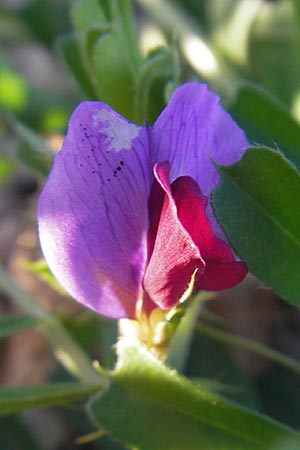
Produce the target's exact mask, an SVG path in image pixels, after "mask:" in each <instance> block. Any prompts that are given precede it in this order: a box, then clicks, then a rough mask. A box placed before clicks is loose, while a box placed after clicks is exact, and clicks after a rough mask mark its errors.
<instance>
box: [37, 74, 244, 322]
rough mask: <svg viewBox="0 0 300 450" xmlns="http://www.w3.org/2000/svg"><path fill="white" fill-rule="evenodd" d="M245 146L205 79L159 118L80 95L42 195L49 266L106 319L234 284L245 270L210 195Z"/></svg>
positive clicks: (183, 90) (177, 96) (185, 88)
mask: <svg viewBox="0 0 300 450" xmlns="http://www.w3.org/2000/svg"><path fill="white" fill-rule="evenodd" d="M247 146H248V141H247V139H246V137H245V134H244V132H243V131H242V130H241V129H240V128H239V127H238V126H237V125H236V123H235V122H234V121H233V120H232V118H231V117H230V115H229V114H228V113H227V112H226V111H224V109H223V108H222V107H221V106H220V104H219V98H218V96H217V95H216V94H214V93H212V92H210V91H209V90H208V89H207V87H206V85H204V84H199V83H196V82H194V83H187V84H184V85H182V86H181V87H179V88H178V89H177V90H176V91H175V92H174V94H173V96H172V98H171V100H170V102H169V104H168V105H167V107H166V108H165V109H164V110H163V111H162V113H161V115H160V116H159V117H158V119H157V120H156V122H155V124H154V125H153V127H150V126H148V125H145V126H143V127H140V126H137V125H135V124H133V123H130V122H128V121H127V120H126V119H124V118H123V117H121V116H120V115H119V114H117V113H116V112H115V111H113V110H112V109H111V108H110V107H109V106H108V105H106V104H104V103H100V102H97V101H86V102H83V103H81V104H80V105H79V106H78V108H77V109H76V110H75V111H74V113H73V115H72V117H71V119H70V123H69V128H68V133H67V136H66V138H65V140H64V143H63V146H62V149H61V151H60V152H59V153H58V154H57V156H56V158H55V162H54V165H53V168H52V170H51V172H50V174H49V177H48V180H47V182H46V184H45V187H44V189H43V191H42V193H41V195H40V198H39V204H38V222H39V234H40V241H41V246H42V250H43V252H44V255H45V257H46V260H47V262H48V264H49V267H50V269H51V270H52V272H53V273H54V275H55V276H56V278H57V279H58V281H59V282H60V283H61V285H62V286H63V287H64V288H65V289H66V291H67V292H68V293H69V294H70V295H71V296H72V297H74V298H75V299H76V300H77V301H79V302H81V303H82V304H83V305H85V306H87V307H89V308H91V309H93V310H95V311H97V312H99V313H101V314H104V315H106V316H109V317H115V318H121V317H129V318H134V317H135V314H136V306H137V302H138V300H140V299H143V307H144V308H145V310H148V311H150V310H152V309H153V308H155V307H157V306H158V307H160V308H162V309H167V308H169V307H171V306H173V305H175V304H176V303H177V302H178V300H179V299H180V297H181V296H182V294H183V293H184V292H185V290H186V288H187V286H188V284H189V282H190V280H191V277H192V275H193V274H194V275H195V284H194V285H195V289H206V290H218V289H224V288H227V287H231V286H233V285H235V284H237V283H238V282H239V281H241V280H242V279H243V278H244V276H245V275H246V273H247V267H246V265H245V264H244V263H243V262H241V261H239V260H238V259H237V258H236V256H235V255H234V254H233V252H232V250H231V249H230V247H229V245H228V243H227V242H226V239H225V237H224V234H223V232H222V230H221V228H220V226H219V225H218V223H217V222H216V219H215V217H214V215H213V212H212V209H211V207H210V205H209V196H210V193H211V191H212V189H213V188H214V187H215V186H216V185H217V184H218V182H219V177H218V174H217V172H216V169H215V167H214V165H213V162H212V159H213V160H215V161H217V162H218V163H220V164H231V163H233V162H235V161H237V160H239V159H240V158H241V156H242V155H243V152H244V151H245V149H246V148H247Z"/></svg>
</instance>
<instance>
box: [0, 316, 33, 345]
mask: <svg viewBox="0 0 300 450" xmlns="http://www.w3.org/2000/svg"><path fill="white" fill-rule="evenodd" d="M39 323H40V320H39V319H37V318H36V317H33V316H29V315H16V314H3V315H2V316H0V339H1V338H5V337H8V336H10V335H11V334H14V333H17V332H18V331H23V330H26V329H27V328H32V327H35V326H37V325H38V324H39Z"/></svg>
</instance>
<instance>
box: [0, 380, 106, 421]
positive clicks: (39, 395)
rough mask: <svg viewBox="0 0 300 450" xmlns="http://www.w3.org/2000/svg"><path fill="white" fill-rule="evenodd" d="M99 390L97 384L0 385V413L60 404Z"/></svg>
mask: <svg viewBox="0 0 300 450" xmlns="http://www.w3.org/2000/svg"><path fill="white" fill-rule="evenodd" d="M98 390H99V387H97V385H95V384H94V385H93V384H81V383H57V384H54V383H53V384H43V385H35V386H34V385H33V386H13V387H12V386H9V387H0V415H3V414H10V413H15V412H18V411H22V410H24V409H28V408H40V407H45V406H54V405H61V404H65V403H69V402H72V401H74V400H79V399H83V398H87V397H89V396H91V395H92V394H95V393H96V392H97V391H98Z"/></svg>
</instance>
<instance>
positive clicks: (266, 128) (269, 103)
mask: <svg viewBox="0 0 300 450" xmlns="http://www.w3.org/2000/svg"><path fill="white" fill-rule="evenodd" d="M230 113H231V114H232V115H233V117H234V118H235V119H236V120H237V121H238V123H239V124H240V125H241V127H242V128H244V129H245V131H246V133H247V135H248V138H249V139H250V140H251V141H252V142H256V143H259V144H263V145H268V146H271V147H274V145H277V146H279V147H280V150H281V151H282V152H283V153H284V154H285V156H286V157H287V158H288V159H289V160H290V161H292V162H293V163H294V164H296V166H297V167H300V125H299V124H298V123H297V122H296V121H295V120H294V119H293V118H292V117H291V115H290V113H289V111H288V110H287V109H286V108H285V107H284V106H283V105H282V104H281V103H280V102H279V101H278V100H276V99H275V98H274V97H273V96H271V95H270V94H268V93H267V91H264V90H263V89H259V88H257V87H255V86H254V85H251V84H244V85H242V86H241V88H240V89H239V91H238V94H237V97H236V99H235V101H234V103H233V105H232V106H231V108H230Z"/></svg>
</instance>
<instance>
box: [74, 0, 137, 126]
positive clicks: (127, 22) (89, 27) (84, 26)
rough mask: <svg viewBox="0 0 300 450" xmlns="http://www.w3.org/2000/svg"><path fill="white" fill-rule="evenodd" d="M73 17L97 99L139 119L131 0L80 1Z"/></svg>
mask: <svg viewBox="0 0 300 450" xmlns="http://www.w3.org/2000/svg"><path fill="white" fill-rule="evenodd" d="M72 20H73V23H74V26H75V28H76V29H77V31H78V33H79V36H80V39H81V46H82V50H83V52H84V55H85V61H83V63H85V65H86V66H87V67H89V70H90V73H91V74H92V77H93V81H94V85H95V89H96V93H97V98H99V99H100V100H102V101H104V102H106V103H108V104H109V105H110V106H111V107H112V108H114V109H115V110H117V111H118V112H119V113H121V114H123V115H124V116H125V117H127V118H128V119H129V120H133V121H138V111H137V108H136V105H135V95H136V76H137V72H138V70H139V64H140V59H139V53H138V48H137V40H136V36H135V33H134V26H133V23H132V10H131V2H130V1H129V0H125V1H124V0H113V1H110V2H107V1H102V2H98V1H96V0H86V1H79V2H77V3H75V5H74V7H73V9H72Z"/></svg>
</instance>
